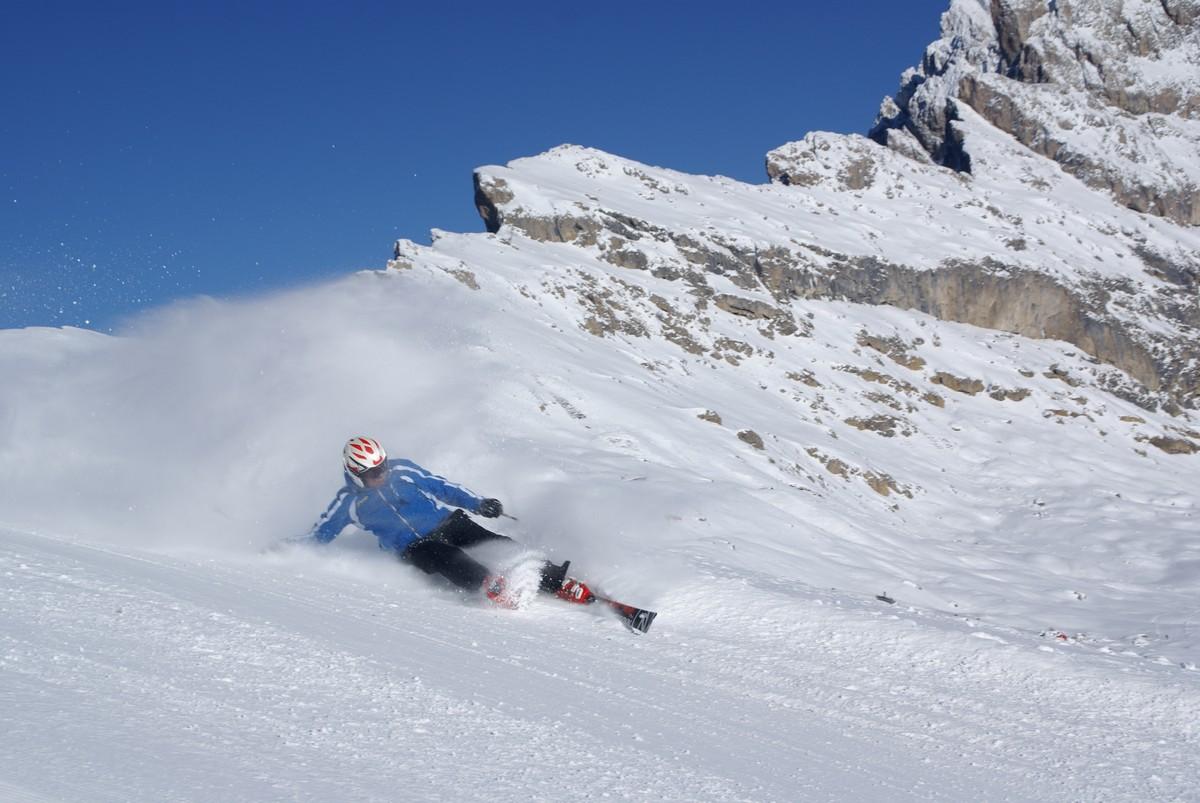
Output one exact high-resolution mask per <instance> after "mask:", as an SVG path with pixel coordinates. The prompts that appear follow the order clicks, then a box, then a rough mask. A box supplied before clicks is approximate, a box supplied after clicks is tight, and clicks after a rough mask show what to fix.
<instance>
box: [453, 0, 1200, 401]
mask: <svg viewBox="0 0 1200 803" xmlns="http://www.w3.org/2000/svg"><path fill="white" fill-rule="evenodd" d="M994 5H995V14H994V16H995V20H993V12H991V11H985V10H984V9H983V7H982V6H981V5H980V3H979V2H978V0H956V2H954V3H953V4H952V6H951V9H950V11H949V12H947V14H946V15H945V18H944V20H943V25H944V28H945V34H944V36H945V38H944V39H943V40H942V41H941V42H940V43H938V44H936V45H934V46H931V52H936V53H939V54H941V55H940V56H938V58H936V59H935V58H934V57H933V56H929V57H927V59H926V62H927V67H928V69H929V70H933V67H932V66H928V65H929V64H932V63H936V64H938V65H939V66H938V68H937V71H936V74H930V75H925V74H920V75H917V76H916V77H914V76H911V75H910V76H906V79H905V80H906V86H908V87H910V88H913V87H915V88H914V89H912V91H911V94H912V97H911V98H907V100H906V102H907V103H910V104H911V105H913V107H914V109H916V108H920V109H933V110H935V111H937V113H938V114H940V115H941V117H939V118H938V119H939V120H940V122H939V123H938V124H937V125H933V124H928V125H925V128H922V125H924V124H923V123H922V122H921V120H920V119H917V118H916V117H913V116H912V115H911V114H907V113H905V114H902V115H899V116H898V117H897V118H896V119H895V120H893V122H892V125H893V126H894V127H891V128H889V127H887V126H883V127H877V129H876V133H875V136H876V137H877V138H880V139H884V140H886V141H887V142H888V143H889V144H890V145H892V148H890V149H888V148H883V147H879V146H877V145H875V144H874V143H873V142H871V141H869V140H867V139H865V138H862V137H857V136H840V135H832V134H822V133H814V134H810V135H808V136H807V137H806V138H805V139H804V140H803V141H800V142H795V143H790V144H788V145H785V146H783V147H781V148H778V149H776V150H775V151H772V152H771V153H770V154H768V156H767V170H768V174H769V175H770V176H771V177H772V178H773V179H774V180H775V182H776V185H775V186H766V187H764V186H752V185H745V184H740V183H738V182H733V181H729V180H724V179H719V178H717V179H708V178H698V177H689V176H686V175H683V174H680V173H677V172H674V171H670V170H663V169H660V168H652V167H648V166H645V165H641V164H637V163H635V162H632V161H630V160H626V159H621V158H620V157H616V156H612V155H609V154H603V153H601V152H598V151H593V150H589V149H585V148H577V147H571V146H565V147H563V148H559V149H556V150H554V151H551V152H549V153H547V154H543V155H542V156H539V157H535V158H532V159H521V160H517V161H515V162H513V163H511V164H510V165H508V166H507V167H486V168H482V169H480V170H479V171H477V174H476V203H477V205H478V206H479V208H480V213H481V215H482V216H483V217H484V220H485V221H486V223H487V225H488V228H489V230H490V231H500V230H501V229H502V228H503V227H508V228H510V229H512V228H515V229H520V230H521V231H522V232H524V233H525V234H526V235H528V236H530V237H532V238H534V239H539V240H548V241H558V242H569V243H573V244H575V245H577V246H580V247H581V248H584V249H589V250H590V251H592V252H593V253H596V254H600V255H602V256H603V258H604V259H605V260H606V261H608V262H610V263H611V264H614V265H617V266H620V267H625V268H635V269H645V270H649V271H652V272H654V273H655V274H656V275H659V276H667V277H675V278H680V279H682V280H684V281H687V282H691V283H692V284H693V285H695V286H696V287H697V292H701V293H703V292H706V291H705V290H704V289H703V287H704V285H705V282H706V279H705V277H706V276H709V275H712V274H714V273H721V274H727V275H729V276H731V277H732V278H733V280H734V282H735V283H736V284H738V285H739V286H740V287H741V288H742V289H743V290H749V289H755V288H758V289H762V290H764V291H765V292H766V293H768V294H769V295H770V296H771V298H772V300H773V303H774V304H775V305H776V306H779V305H783V306H786V304H787V303H788V302H789V300H791V299H794V298H808V297H818V298H844V299H847V300H851V301H856V302H862V303H871V304H881V303H884V304H891V305H895V306H900V307H904V308H909V309H916V310H919V311H922V312H926V313H929V314H931V315H934V316H936V317H939V318H943V319H948V320H957V321H963V322H967V323H972V324H975V325H978V326H982V327H986V328H993V329H1001V330H1004V331H1010V332H1015V333H1019V334H1024V335H1027V336H1030V337H1035V338H1040V337H1050V338H1055V339H1060V340H1065V341H1067V342H1070V343H1074V344H1075V345H1077V346H1079V347H1080V348H1081V349H1083V350H1084V351H1085V352H1087V353H1088V354H1090V355H1092V356H1094V357H1096V358H1097V359H1098V360H1100V361H1102V362H1104V363H1107V364H1110V365H1113V366H1115V367H1117V368H1119V369H1121V371H1123V372H1125V373H1126V374H1127V375H1128V376H1129V377H1132V378H1133V379H1134V380H1136V382H1135V383H1128V382H1126V381H1124V379H1123V378H1120V377H1117V376H1116V375H1113V376H1111V377H1110V378H1109V382H1110V387H1112V388H1113V389H1114V390H1117V391H1118V392H1121V393H1123V394H1124V395H1125V396H1126V397H1128V398H1135V399H1137V400H1138V401H1139V403H1141V404H1142V405H1143V406H1147V407H1151V406H1155V405H1157V404H1162V405H1165V406H1166V408H1167V409H1169V410H1178V409H1179V408H1180V407H1188V408H1191V407H1194V406H1195V404H1196V397H1197V393H1198V390H1200V335H1198V332H1200V328H1198V327H1200V301H1198V299H1197V292H1196V291H1197V287H1198V286H1200V285H1198V279H1197V277H1198V276H1200V233H1198V231H1197V229H1195V228H1194V227H1191V226H1188V225H1184V224H1183V223H1173V222H1170V221H1168V220H1164V219H1161V218H1155V217H1153V216H1148V215H1145V214H1140V213H1138V212H1136V211H1135V210H1132V209H1130V208H1129V206H1128V205H1127V204H1126V203H1124V202H1123V201H1122V200H1121V198H1120V193H1116V194H1113V193H1112V192H1109V191H1108V187H1107V185H1105V186H1104V187H1102V188H1100V189H1098V188H1097V187H1096V186H1095V182H1094V181H1092V180H1091V179H1090V178H1089V176H1088V175H1086V174H1085V171H1080V170H1070V169H1069V168H1070V165H1074V164H1076V162H1078V159H1076V158H1075V157H1072V156H1070V155H1069V149H1068V148H1066V147H1065V146H1063V147H1062V148H1059V149H1058V151H1059V152H1058V153H1056V155H1057V157H1058V158H1059V161H1054V160H1052V159H1050V158H1047V157H1046V156H1045V155H1044V154H1045V152H1046V149H1045V148H1042V147H1040V146H1038V147H1031V143H1032V140H1030V138H1029V137H1027V136H1026V137H1022V136H1019V135H1018V136H1014V135H1013V132H1014V131H1015V129H1013V127H1012V126H1009V127H1008V128H1005V127H1004V126H1002V125H999V124H998V122H997V120H996V119H995V115H994V114H992V113H991V111H989V110H990V109H991V106H990V105H989V104H988V103H983V104H981V105H979V107H978V109H976V108H973V107H972V106H971V105H970V104H969V103H967V102H964V101H963V100H961V99H960V98H958V97H955V96H954V94H953V92H954V91H956V90H957V88H958V87H959V86H960V85H962V84H964V83H966V81H967V79H966V76H968V75H969V76H973V77H974V79H975V80H976V84H977V85H979V86H982V85H983V84H985V83H986V84H987V85H988V86H991V85H992V84H993V83H996V82H999V83H1000V84H1002V85H1003V86H1005V87H1007V89H1006V91H1008V92H1009V94H1010V95H1011V97H1012V98H1013V100H1012V101H1011V103H1010V105H1014V108H1019V109H1021V110H1025V111H1028V113H1032V111H1030V110H1032V109H1034V108H1035V107H1036V106H1037V104H1044V103H1050V102H1051V101H1054V102H1057V103H1059V105H1060V108H1059V109H1058V112H1057V113H1058V114H1059V119H1061V120H1062V121H1063V122H1064V125H1066V124H1067V123H1068V122H1070V121H1074V123H1073V125H1074V126H1076V127H1078V128H1079V130H1080V134H1079V137H1081V140H1080V141H1081V142H1091V141H1092V139H1093V138H1095V137H1096V136H1097V135H1104V136H1105V137H1111V138H1112V139H1113V140H1114V141H1118V145H1112V146H1111V147H1110V146H1105V147H1106V148H1107V150H1105V153H1106V154H1109V155H1110V156H1111V157H1112V158H1114V159H1115V158H1117V157H1118V156H1121V155H1122V154H1125V155H1129V154H1131V153H1132V154H1133V156H1130V158H1134V157H1135V156H1136V157H1137V158H1138V159H1141V157H1140V156H1137V154H1138V153H1140V151H1138V150H1136V149H1137V148H1141V149H1142V150H1146V149H1152V150H1153V149H1159V148H1160V146H1161V148H1165V149H1166V150H1163V151H1162V153H1163V154H1164V156H1163V158H1164V159H1168V157H1169V162H1170V163H1169V165H1168V164H1167V163H1166V162H1164V163H1163V164H1162V165H1160V167H1159V168H1156V169H1157V170H1158V171H1159V173H1162V174H1163V175H1166V176H1168V177H1169V180H1170V181H1183V182H1184V183H1185V184H1186V183H1187V182H1192V184H1194V183H1195V182H1194V181H1193V174H1200V156H1198V152H1197V148H1196V143H1197V142H1200V138H1197V139H1195V141H1192V142H1190V144H1185V145H1182V146H1180V147H1175V145H1172V144H1171V143H1173V142H1174V141H1175V140H1174V139H1172V137H1173V136H1174V135H1173V134H1172V133H1171V131H1173V130H1174V129H1172V128H1170V127H1169V126H1166V124H1161V125H1160V124H1157V123H1146V125H1147V126H1149V128H1148V129H1147V131H1146V132H1144V133H1143V134H1142V135H1140V138H1139V139H1138V140H1137V142H1138V143H1140V145H1134V144H1131V140H1130V139H1129V138H1128V137H1127V136H1126V135H1125V134H1124V133H1122V132H1121V131H1120V130H1119V128H1118V122H1112V121H1107V120H1106V119H1105V118H1097V117H1095V116H1094V115H1092V112H1091V111H1090V106H1089V104H1087V103H1084V102H1082V101H1078V99H1074V100H1073V99H1072V98H1074V95H1073V94H1072V93H1077V92H1082V91H1084V89H1086V82H1085V83H1084V84H1079V81H1083V78H1078V76H1075V77H1073V78H1071V79H1070V80H1067V79H1064V80H1063V81H1062V82H1060V83H1038V84H1036V85H1029V84H1026V83H1022V82H1021V81H1019V80H1017V79H1016V78H1013V77H1008V76H1007V75H997V74H995V73H993V72H988V71H987V69H985V68H989V67H990V69H991V70H993V71H994V70H1000V69H1001V68H1005V69H1007V68H1006V67H1005V65H1006V64H1007V62H1005V61H1004V59H1003V58H1002V54H1003V52H1004V47H1008V48H1010V49H1011V48H1012V47H1016V45H1014V44H1013V43H1012V42H1008V39H1009V38H1011V37H1009V35H1008V33H1006V31H1007V28H1006V27H1005V25H1006V24H1008V25H1017V23H1015V22H1012V21H1011V20H1010V17H1012V15H1013V14H1017V12H1018V11H1020V10H1021V9H1025V11H1022V12H1021V13H1026V12H1027V11H1028V9H1026V8H1025V7H1026V6H1027V5H1030V4H1020V3H1017V4H1004V3H997V4H994ZM1043 5H1044V4H1043ZM1051 5H1053V4H1051ZM1080 5H1081V6H1087V4H1080ZM1112 5H1113V4H1107V5H1106V4H1104V3H1093V4H1092V5H1091V6H1087V7H1088V8H1093V6H1095V7H1099V8H1100V9H1101V10H1102V11H1103V14H1101V13H1100V11H1096V10H1095V9H1094V8H1093V11H1092V12H1090V13H1084V12H1083V11H1080V12H1078V13H1075V14H1070V13H1067V12H1066V11H1065V10H1064V9H1063V8H1060V9H1059V10H1058V11H1056V12H1055V13H1053V14H1051V15H1050V16H1049V17H1046V18H1045V19H1046V20H1049V19H1053V20H1054V25H1055V26H1056V27H1055V28H1054V31H1055V32H1056V35H1057V36H1059V37H1060V38H1061V37H1068V36H1083V33H1082V32H1083V31H1085V30H1091V29H1090V28H1086V27H1085V25H1086V24H1098V23H1095V21H1094V19H1093V18H1094V17H1096V15H1097V14H1100V16H1104V14H1107V15H1109V16H1111V15H1112V14H1114V13H1116V12H1114V11H1113V10H1112V9H1111V8H1110V6H1112ZM1142 5H1153V6H1154V7H1155V8H1157V9H1158V11H1157V15H1158V16H1162V17H1163V19H1167V17H1166V16H1165V14H1166V12H1165V11H1164V9H1163V7H1162V6H1160V5H1159V4H1145V3H1143V4H1142ZM1018 7H1019V8H1018ZM1056 8H1057V7H1056ZM1064 8H1065V7H1064ZM1139 8H1140V6H1139ZM1005 9H1007V11H1005ZM1105 9H1107V10H1105ZM1002 11H1003V13H1001V12H1002ZM1010 12H1011V13H1010ZM1142 12H1144V13H1142ZM1130 13H1132V12H1130ZM1139 14H1141V16H1138V19H1141V17H1142V16H1146V15H1147V14H1149V15H1150V17H1151V18H1152V19H1153V20H1157V17H1156V16H1154V14H1151V13H1150V11H1147V10H1145V9H1142V10H1141V12H1139ZM981 15H982V16H981ZM1018 16H1019V15H1018ZM1118 16H1119V15H1118ZM1176 16H1179V15H1178V14H1176ZM1105 19H1107V17H1105ZM1038 20H1039V21H1038V22H1027V23H1021V24H1020V25H1017V27H1018V28H1022V25H1023V26H1024V27H1031V29H1032V30H1034V31H1035V32H1036V31H1038V30H1040V28H1039V24H1040V25H1042V26H1043V27H1044V26H1045V25H1048V24H1049V22H1044V21H1042V20H1043V18H1041V17H1039V18H1038ZM1005 21H1008V22H1005ZM1160 22H1161V21H1160ZM1194 23H1195V20H1194V19H1192V18H1188V20H1187V22H1186V27H1182V31H1183V32H1180V31H1175V30H1173V29H1172V30H1170V31H1166V32H1163V33H1162V34H1161V35H1160V36H1159V37H1158V38H1157V39H1155V43H1156V44H1155V47H1156V48H1158V49H1157V50H1156V51H1155V55H1156V57H1157V58H1156V59H1155V60H1154V64H1155V65H1157V69H1156V70H1155V69H1151V67H1149V66H1146V65H1142V69H1141V72H1137V73H1136V75H1144V76H1145V78H1144V80H1141V83H1137V82H1136V81H1135V84H1136V86H1139V87H1141V86H1143V85H1145V86H1150V85H1151V83H1152V81H1151V78H1153V79H1154V81H1158V83H1156V84H1153V85H1154V86H1167V85H1170V86H1175V87H1179V88H1180V92H1181V93H1183V94H1182V95H1181V97H1184V98H1185V100H1186V98H1187V97H1191V95H1189V94H1188V93H1194V89H1193V87H1194V86H1196V85H1200V62H1198V61H1197V59H1196V57H1195V51H1196V48H1195V39H1196V36H1195V25H1194ZM1131 24H1132V23H1131ZM1147 24H1148V23H1147ZM1156 24H1157V23H1156ZM1169 25H1170V26H1174V27H1180V25H1177V24H1176V23H1174V22H1169ZM1109 27H1111V26H1109ZM1160 27H1161V26H1160ZM1022 29H1023V28H1022ZM1105 30H1107V28H1106V29H1105ZM1156 30H1157V29H1156ZM968 34H970V35H968ZM1048 35H1049V34H1047V36H1048ZM1031 36H1032V34H1031ZM1037 41H1038V42H1040V41H1041V40H1040V39H1039V40H1037ZM1055 41H1057V40H1055ZM1004 42H1008V44H1004V46H1003V47H1002V44H1003V43H1004ZM1035 45H1036V43H1034V44H1026V45H1024V46H1023V47H1024V50H1021V52H1022V53H1026V54H1028V53H1032V52H1034V49H1036V48H1035ZM1047 47H1048V46H1047ZM1097 47H1099V46H1098V45H1097ZM1114 50H1115V46H1114V47H1109V48H1107V49H1105V50H1104V52H1105V53H1108V52H1109V51H1114ZM1056 52H1057V51H1056ZM987 54H991V55H987ZM1113 58H1116V56H1115V55H1114V56H1113ZM1147 58H1149V57H1147ZM956 65H957V66H956ZM1071 75H1072V76H1074V73H1072V74H1071ZM1076 78H1078V80H1076ZM1139 80H1140V79H1139ZM1110 83H1111V82H1110ZM1077 84H1079V86H1077ZM1132 85H1133V84H1131V86H1132ZM1105 86H1109V84H1105ZM1081 87H1082V88H1081ZM1096 91H1100V90H1096ZM1111 91H1112V92H1115V91H1116V90H1111ZM1129 91H1132V90H1129ZM1139 91H1140V90H1139ZM1164 91H1165V90H1164ZM931 93H932V94H931ZM1021 93H1025V94H1024V95H1022V94H1021ZM904 94H905V93H902V96H904ZM1126 94H1129V92H1126ZM1144 94H1145V93H1144V92H1143V93H1142V94H1139V95H1138V96H1139V97H1141V96H1142V95H1144ZM1177 94H1178V93H1177ZM1163 103H1165V101H1163ZM1194 105H1195V104H1194V103H1192V102H1191V101H1186V102H1185V101H1180V104H1179V106H1178V108H1176V109H1174V110H1173V111H1172V114H1171V119H1172V120H1174V121H1175V123H1178V124H1179V125H1182V126H1184V127H1186V128H1188V130H1189V131H1190V130H1192V128H1193V127H1194V126H1195V125H1197V124H1198V123H1196V122H1195V121H1194V120H1192V119H1191V116H1189V115H1192V112H1193V111H1194ZM947 110H949V111H947ZM930 113H933V112H930ZM1122 114H1124V115H1126V116H1128V113H1127V112H1122ZM1146 114H1151V112H1146ZM1121 119H1122V120H1123V119H1124V118H1123V117H1122V118H1121ZM927 122H928V121H926V123H927ZM1121 124H1123V123H1121ZM1172 125H1174V123H1172ZM931 126H932V127H933V128H937V127H938V126H941V128H942V129H944V130H946V131H951V132H953V135H954V137H955V141H956V143H957V145H956V148H957V149H958V152H959V153H960V154H965V155H969V162H970V171H969V172H964V171H958V172H956V171H953V170H950V169H947V168H944V167H941V166H939V165H937V164H934V163H933V162H931V160H930V157H929V155H928V153H927V152H926V148H928V149H929V150H932V151H934V152H935V153H936V152H937V151H939V150H940V149H942V145H941V144H940V143H929V142H925V144H924V145H922V144H920V143H921V142H924V141H925V140H928V139H929V137H928V136H926V135H925V134H924V133H922V132H923V131H925V130H926V129H928V128H930V127H931ZM1010 129H1012V130H1010ZM1198 130H1200V129H1198ZM1105 132H1107V133H1105ZM1017 133H1018V134H1019V133H1020V132H1017ZM1039 141H1040V140H1039ZM906 143H907V144H906ZM1155 152H1156V153H1157V152H1159V151H1158V150H1155ZM1122 158H1124V157H1122ZM963 159H964V160H966V159H967V156H963ZM943 161H947V159H943ZM1143 161H1144V160H1143ZM1064 165H1065V166H1066V167H1067V168H1068V169H1064ZM1143 172H1144V171H1143ZM1164 181H1166V179H1163V178H1162V176H1160V175H1159V174H1158V173H1156V174H1154V175H1153V176H1149V177H1146V181H1145V182H1144V183H1145V184H1146V185H1147V186H1156V187H1157V186H1165V184H1164ZM781 185H782V186H781ZM1188 186H1192V185H1188ZM1192 190H1193V191H1194V186H1192ZM1133 206H1135V207H1136V206H1137V205H1136V204H1134V205H1133Z"/></svg>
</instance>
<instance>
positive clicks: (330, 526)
mask: <svg viewBox="0 0 1200 803" xmlns="http://www.w3.org/2000/svg"><path fill="white" fill-rule="evenodd" d="M353 501H354V495H353V494H352V493H350V489H349V488H343V489H341V490H340V491H338V494H337V496H335V497H334V498H333V501H332V502H331V503H330V504H329V507H328V508H327V509H326V510H325V512H324V513H322V514H321V518H320V519H319V520H318V521H317V523H316V524H314V525H313V528H312V530H310V531H309V533H308V534H309V537H311V538H313V539H315V540H316V541H317V542H319V543H322V544H328V543H329V542H330V541H332V540H333V539H335V538H337V537H338V533H340V532H341V531H342V530H344V529H346V525H347V524H349V523H350V504H351V502H353Z"/></svg>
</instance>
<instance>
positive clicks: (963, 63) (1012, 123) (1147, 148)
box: [871, 0, 1200, 225]
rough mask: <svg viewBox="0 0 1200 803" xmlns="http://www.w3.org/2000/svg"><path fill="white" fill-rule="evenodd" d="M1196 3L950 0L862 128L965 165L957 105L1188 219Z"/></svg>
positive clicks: (1196, 188) (1126, 198)
mask: <svg viewBox="0 0 1200 803" xmlns="http://www.w3.org/2000/svg"><path fill="white" fill-rule="evenodd" d="M1198 14H1200V3H1197V2H1195V0H1122V1H1121V2H1117V1H1116V0H1049V1H1048V2H1047V0H990V2H989V0H954V2H953V3H952V4H951V6H950V10H949V11H947V12H946V14H945V15H943V18H942V38H941V39H939V40H938V41H937V42H935V43H933V44H932V45H930V46H929V47H928V48H927V49H926V51H925V55H924V58H923V59H922V61H921V64H920V65H919V66H918V67H916V68H914V69H911V70H909V71H908V72H906V73H905V75H904V76H903V78H902V81H901V86H900V91H899V92H898V93H897V94H896V96H895V97H894V98H888V99H886V100H885V101H884V103H883V106H882V108H881V109H880V113H879V117H878V120H877V122H876V125H875V127H874V129H873V130H872V132H871V137H872V138H873V139H875V140H876V141H878V142H880V143H883V144H886V145H889V146H891V147H895V148H898V149H900V150H902V151H904V152H905V153H909V154H912V153H916V152H924V153H926V154H928V155H929V156H930V158H932V159H933V160H934V161H935V162H937V163H939V164H943V165H947V166H949V167H952V168H954V169H956V170H968V171H969V170H970V169H971V158H970V149H969V148H966V147H964V143H963V141H962V137H961V135H960V132H959V131H958V130H957V129H956V127H955V125H954V122H955V121H956V120H958V119H960V118H961V109H962V108H963V107H968V108H971V109H973V110H974V111H975V112H977V113H978V114H979V115H981V116H982V117H983V118H984V119H985V120H987V121H988V122H989V123H990V124H992V125H994V126H996V127H997V128H998V129H1000V130H1002V131H1004V132H1005V133H1007V134H1009V135H1011V136H1012V137H1014V138H1015V139H1016V140H1017V141H1019V142H1020V143H1021V144H1022V145H1024V146H1025V147H1027V148H1029V149H1031V150H1033V151H1034V152H1036V153H1038V154H1041V155H1043V156H1046V157H1047V158H1050V159H1053V160H1054V161H1056V162H1057V163H1058V164H1059V165H1061V166H1062V168H1063V169H1064V170H1066V171H1068V172H1069V173H1071V174H1072V175H1074V176H1076V177H1078V178H1080V179H1081V180H1082V181H1084V182H1085V183H1086V184H1088V185H1089V186H1090V187H1093V188H1096V189H1100V190H1103V191H1106V192H1110V193H1112V194H1113V196H1114V197H1115V198H1116V199H1117V201H1118V202H1120V203H1122V204H1124V205H1126V206H1128V207H1130V208H1131V209H1136V210H1138V211H1140V212H1147V213H1150V214H1153V215H1159V216H1161V217H1166V218H1168V219H1170V220H1173V221H1176V222H1180V223H1184V224H1187V225H1197V224H1200V26H1198V25H1197V17H1198Z"/></svg>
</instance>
